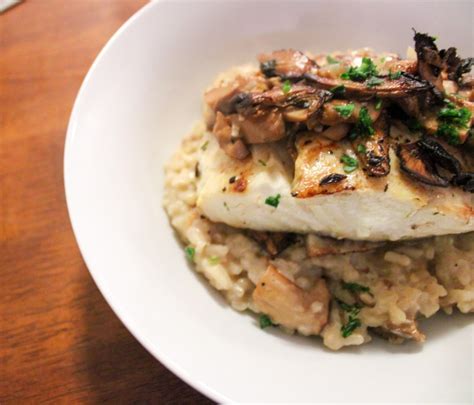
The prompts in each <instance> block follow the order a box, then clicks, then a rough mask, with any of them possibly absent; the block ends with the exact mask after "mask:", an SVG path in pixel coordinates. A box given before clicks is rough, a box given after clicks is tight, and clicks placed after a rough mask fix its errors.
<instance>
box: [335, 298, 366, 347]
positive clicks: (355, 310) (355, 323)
mask: <svg viewBox="0 0 474 405" xmlns="http://www.w3.org/2000/svg"><path fill="white" fill-rule="evenodd" d="M336 301H337V303H338V305H339V306H340V307H341V309H342V310H343V311H345V312H347V313H348V316H349V319H348V321H347V323H345V324H344V325H342V326H341V335H342V337H343V338H346V337H348V336H350V335H352V332H354V330H355V329H357V328H358V327H359V326H361V325H362V323H361V321H360V319H359V318H357V315H358V314H359V312H360V306H359V305H357V304H354V305H349V304H346V303H345V302H344V301H341V300H336Z"/></svg>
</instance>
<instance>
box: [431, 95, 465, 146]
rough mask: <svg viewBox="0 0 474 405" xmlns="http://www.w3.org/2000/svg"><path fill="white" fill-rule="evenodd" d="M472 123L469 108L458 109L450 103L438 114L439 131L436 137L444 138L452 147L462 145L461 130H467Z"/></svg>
mask: <svg viewBox="0 0 474 405" xmlns="http://www.w3.org/2000/svg"><path fill="white" fill-rule="evenodd" d="M470 121H471V111H469V110H468V109H467V108H465V107H462V108H456V106H455V105H454V104H453V103H451V102H450V101H448V102H447V104H446V107H444V108H442V109H441V110H440V111H439V113H438V130H437V131H436V135H438V136H442V137H444V138H446V139H447V140H448V142H449V143H450V144H452V145H458V144H460V143H461V140H460V134H459V129H467V128H468V126H469V123H470Z"/></svg>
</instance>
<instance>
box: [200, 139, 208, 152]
mask: <svg viewBox="0 0 474 405" xmlns="http://www.w3.org/2000/svg"><path fill="white" fill-rule="evenodd" d="M207 145H209V141H206V142H204V143H203V144H202V146H201V150H206V149H207Z"/></svg>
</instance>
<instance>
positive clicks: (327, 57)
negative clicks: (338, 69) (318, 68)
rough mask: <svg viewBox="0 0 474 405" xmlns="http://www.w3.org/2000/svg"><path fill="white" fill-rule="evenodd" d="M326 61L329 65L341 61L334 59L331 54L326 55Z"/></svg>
mask: <svg viewBox="0 0 474 405" xmlns="http://www.w3.org/2000/svg"><path fill="white" fill-rule="evenodd" d="M326 62H327V63H328V65H335V64H336V63H339V61H338V60H337V59H334V58H333V57H332V56H331V55H328V56H326Z"/></svg>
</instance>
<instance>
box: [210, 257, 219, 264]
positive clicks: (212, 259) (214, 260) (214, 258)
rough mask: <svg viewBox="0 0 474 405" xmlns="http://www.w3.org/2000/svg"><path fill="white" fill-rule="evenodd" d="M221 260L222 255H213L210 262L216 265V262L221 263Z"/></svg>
mask: <svg viewBox="0 0 474 405" xmlns="http://www.w3.org/2000/svg"><path fill="white" fill-rule="evenodd" d="M220 261H221V259H220V257H219V256H211V257H210V258H209V263H210V264H211V265H212V266H215V265H216V264H219V262H220Z"/></svg>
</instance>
